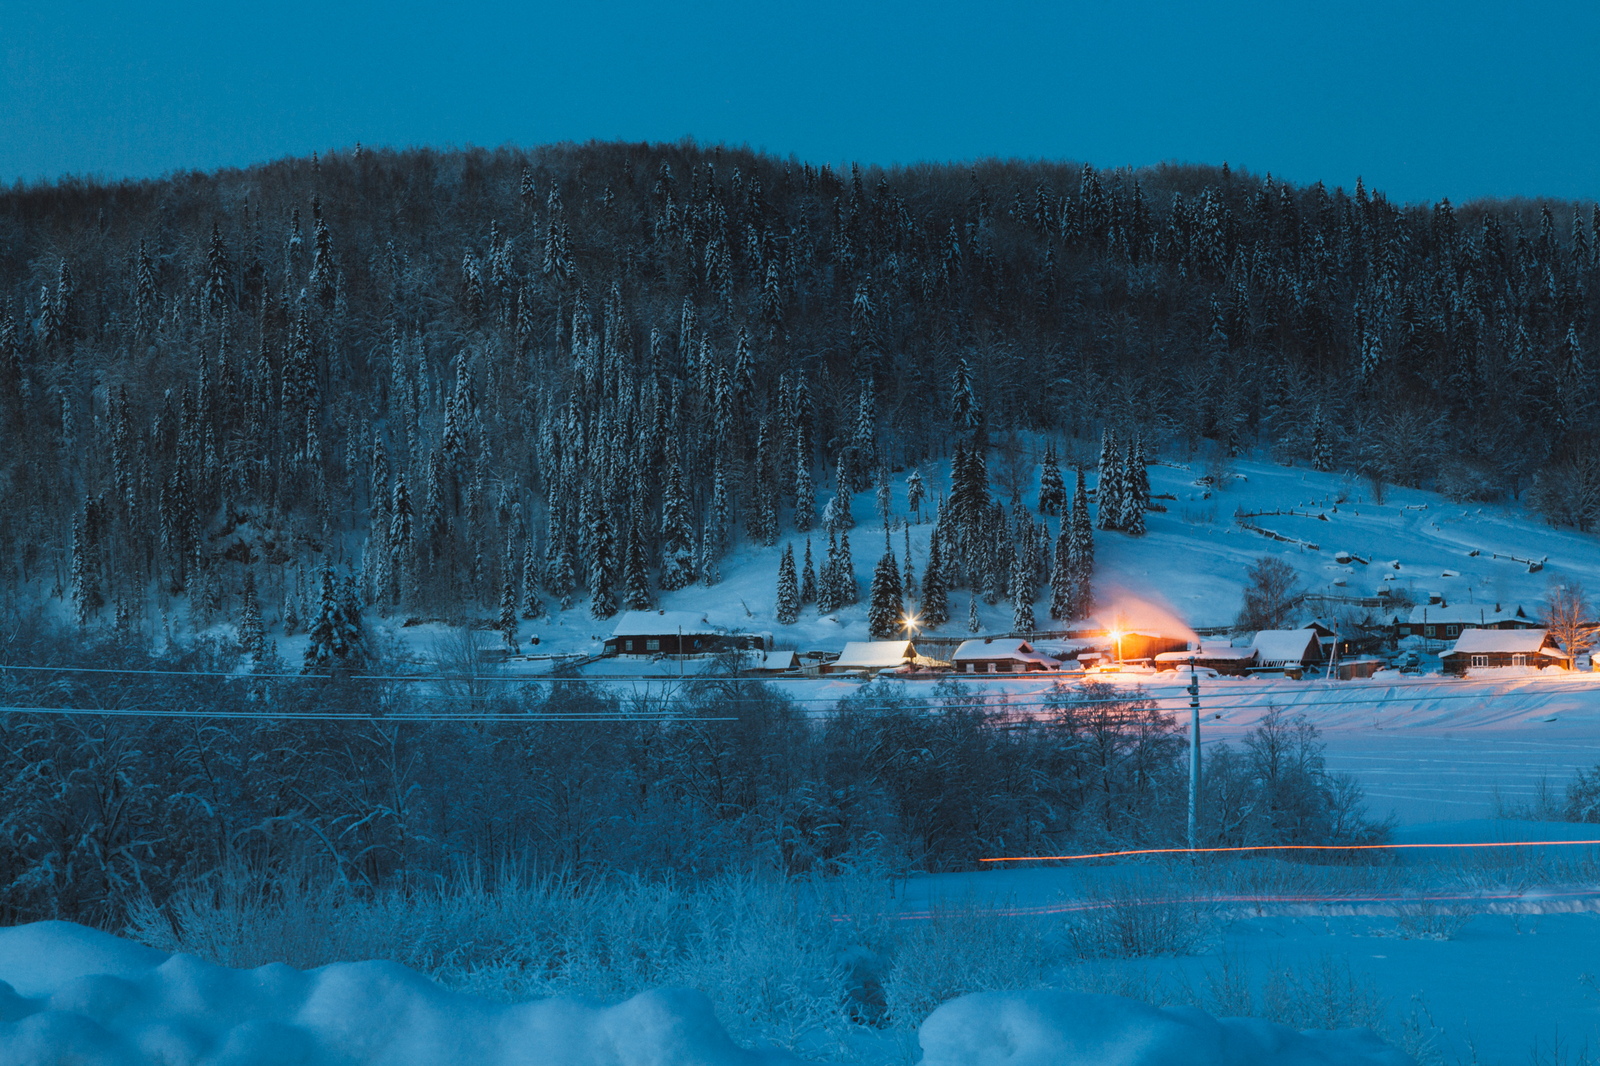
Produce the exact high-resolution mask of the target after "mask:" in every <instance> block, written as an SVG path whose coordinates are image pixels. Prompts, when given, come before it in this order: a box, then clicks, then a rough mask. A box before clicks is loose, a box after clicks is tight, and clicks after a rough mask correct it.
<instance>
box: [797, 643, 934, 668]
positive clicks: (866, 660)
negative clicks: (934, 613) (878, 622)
mask: <svg viewBox="0 0 1600 1066" xmlns="http://www.w3.org/2000/svg"><path fill="white" fill-rule="evenodd" d="M916 659H917V649H916V648H915V647H913V646H912V644H911V642H910V641H909V640H852V641H851V642H850V643H848V644H846V645H845V646H844V651H842V652H840V653H839V657H838V658H837V659H835V660H833V662H831V663H823V664H822V669H821V673H824V674H840V673H845V672H847V671H862V672H864V673H868V674H876V673H880V672H882V671H886V670H888V671H893V670H898V669H900V668H901V667H902V666H906V665H908V664H910V663H913V662H915V660H916Z"/></svg>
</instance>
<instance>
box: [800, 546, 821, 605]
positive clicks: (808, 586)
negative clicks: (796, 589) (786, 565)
mask: <svg viewBox="0 0 1600 1066" xmlns="http://www.w3.org/2000/svg"><path fill="white" fill-rule="evenodd" d="M800 602H801V603H816V602H817V572H816V570H815V569H814V568H813V567H812V565H811V538H810V537H807V538H806V565H805V567H804V569H802V570H801V571H800Z"/></svg>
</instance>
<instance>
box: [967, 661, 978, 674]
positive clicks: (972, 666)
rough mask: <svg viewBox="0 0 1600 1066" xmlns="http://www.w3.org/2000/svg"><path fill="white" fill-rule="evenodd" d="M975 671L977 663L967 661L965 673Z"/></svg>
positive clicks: (973, 672)
mask: <svg viewBox="0 0 1600 1066" xmlns="http://www.w3.org/2000/svg"><path fill="white" fill-rule="evenodd" d="M977 672H978V664H977V663H968V664H967V673H969V674H975V673H977Z"/></svg>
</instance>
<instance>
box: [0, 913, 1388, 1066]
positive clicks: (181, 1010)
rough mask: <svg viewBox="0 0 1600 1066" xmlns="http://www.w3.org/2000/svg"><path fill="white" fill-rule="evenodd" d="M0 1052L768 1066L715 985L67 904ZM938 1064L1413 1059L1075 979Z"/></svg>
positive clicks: (1021, 996)
mask: <svg viewBox="0 0 1600 1066" xmlns="http://www.w3.org/2000/svg"><path fill="white" fill-rule="evenodd" d="M0 982H3V983H0V1063H5V1064H7V1066H10V1064H17V1066H24V1064H26V1066H45V1064H54V1063H73V1064H76V1066H135V1064H137V1066H145V1064H161V1066H180V1064H184V1066H187V1064H190V1063H194V1064H199V1063H208V1064H209V1063H217V1064H221V1063H228V1064H237V1066H266V1064H277V1063H283V1064H289V1063H296V1064H304V1066H351V1064H356V1063H362V1064H373V1066H455V1064H460V1063H481V1064H484V1066H502V1064H503V1066H511V1064H523V1063H526V1064H530V1066H531V1064H539V1066H757V1064H760V1063H780V1062H790V1061H797V1060H795V1059H794V1058H793V1057H792V1056H791V1055H789V1054H788V1053H785V1052H782V1051H777V1050H746V1049H742V1048H739V1047H738V1046H736V1045H735V1044H734V1043H733V1042H732V1041H731V1040H730V1039H729V1038H728V1036H727V1034H726V1033H725V1032H724V1031H723V1029H722V1027H721V1026H720V1025H719V1024H718V1023H717V1020H716V1016H715V1015H714V1013H713V1012H712V1008H711V1004H710V1003H709V1001H707V1000H706V998H705V997H704V996H703V995H701V994H699V993H697V992H693V991H690V990H687V989H663V990H657V991H651V992H645V993H642V994H640V995H637V996H634V997H633V998H631V999H628V1000H625V1001H624V1002H622V1003H619V1004H615V1005H613V1006H601V1005H596V1004H589V1003H583V1002H580V1001H576V1000H567V999H544V1000H537V1001H534V1002H530V1003H522V1004H514V1005H502V1004H494V1003H490V1002H488V1001H486V1000H482V999H478V998H475V997H472V996H466V995H461V994H458V993H452V992H447V991H445V990H443V989H441V988H439V987H438V986H437V985H435V984H434V983H432V982H431V981H429V980H427V979H426V978H424V977H422V976H421V975H419V974H417V973H415V972H414V971H411V970H407V969H406V968H405V967H403V966H399V965H396V964H394V963H384V962H352V963H335V964H332V965H329V966H324V967H321V968H319V969H316V970H313V971H310V972H307V973H301V972H298V971H296V970H292V969H290V968H289V967H287V966H283V965H281V964H272V965H268V966H263V967H261V968H259V969H254V970H229V969H224V968H222V967H218V966H212V965H209V964H207V963H205V962H202V961H200V960H198V959H195V958H193V957H191V956H187V955H166V954H163V953H161V952H158V951H154V950H151V949H149V948H146V947H142V946H140V945H136V944H132V943H129V942H127V941H122V940H118V939H117V938H115V937H112V936H109V935H107V934H104V933H98V932H95V931H93V930H89V929H84V928H82V927H79V926H75V925H70V924H66V923H57V922H41V923H38V924H35V925H29V926H21V927H16V928H11V929H0ZM918 1043H919V1045H920V1048H919V1050H920V1051H921V1061H922V1062H923V1063H925V1064H926V1066H968V1064H973V1066H976V1064H979V1063H984V1064H987V1063H1014V1064H1017V1066H1024V1064H1026V1066H1047V1064H1048V1066H1079V1064H1081V1066H1100V1064H1102V1063H1107V1062H1117V1063H1125V1064H1128V1066H1324V1064H1326V1066H1333V1064H1336V1063H1338V1064H1347V1066H1363V1064H1370V1066H1401V1064H1403V1063H1404V1062H1405V1061H1406V1060H1405V1057H1404V1056H1403V1055H1401V1054H1400V1053H1398V1052H1397V1051H1395V1050H1393V1049H1392V1048H1389V1047H1387V1046H1385V1045H1384V1044H1383V1043H1382V1042H1381V1041H1379V1040H1378V1039H1377V1037H1375V1036H1374V1035H1372V1034H1371V1033H1370V1032H1367V1031H1364V1030H1345V1031H1342V1032H1331V1033H1322V1032H1309V1033H1305V1034H1299V1033H1296V1032H1295V1031H1293V1030H1291V1029H1287V1028H1285V1027H1283V1026H1279V1025H1273V1024H1271V1023H1268V1022H1262V1021H1253V1020H1222V1021H1218V1020H1216V1019H1213V1018H1212V1017H1210V1016H1209V1015H1207V1014H1205V1013H1203V1012H1201V1011H1198V1010H1195V1009H1192V1008H1178V1009H1170V1010H1163V1009H1161V1008H1158V1007H1153V1006H1149V1005H1146V1004H1143V1003H1139V1002H1137V1001H1134V1000H1130V999H1125V998H1119V997H1112V996H1095V995H1084V994H1079V993H1071V992H1050V991H1040V992H1011V993H1001V992H990V993H977V994H973V995H968V996H965V997H962V998H959V999H956V1000H954V1001H952V1002H950V1003H947V1004H945V1005H944V1006H943V1007H940V1008H939V1009H938V1010H936V1011H934V1012H933V1014H932V1015H930V1016H929V1017H928V1019H927V1020H926V1021H925V1022H924V1023H923V1025H922V1027H921V1029H920V1031H919V1034H918Z"/></svg>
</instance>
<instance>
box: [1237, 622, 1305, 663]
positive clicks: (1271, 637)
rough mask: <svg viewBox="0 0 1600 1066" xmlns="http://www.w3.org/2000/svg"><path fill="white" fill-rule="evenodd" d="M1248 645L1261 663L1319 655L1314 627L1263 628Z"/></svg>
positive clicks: (1280, 661)
mask: <svg viewBox="0 0 1600 1066" xmlns="http://www.w3.org/2000/svg"><path fill="white" fill-rule="evenodd" d="M1250 647H1251V649H1252V650H1254V651H1255V653H1256V658H1257V659H1258V660H1259V661H1261V662H1263V663H1298V662H1303V661H1305V659H1306V658H1307V657H1310V658H1312V659H1316V658H1319V657H1320V653H1319V651H1318V649H1317V631H1316V630H1314V629H1263V630H1262V631H1261V632H1259V633H1257V634H1256V639H1255V642H1254V643H1253V644H1251V646H1250Z"/></svg>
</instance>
